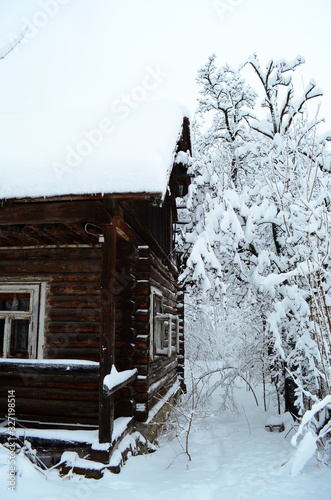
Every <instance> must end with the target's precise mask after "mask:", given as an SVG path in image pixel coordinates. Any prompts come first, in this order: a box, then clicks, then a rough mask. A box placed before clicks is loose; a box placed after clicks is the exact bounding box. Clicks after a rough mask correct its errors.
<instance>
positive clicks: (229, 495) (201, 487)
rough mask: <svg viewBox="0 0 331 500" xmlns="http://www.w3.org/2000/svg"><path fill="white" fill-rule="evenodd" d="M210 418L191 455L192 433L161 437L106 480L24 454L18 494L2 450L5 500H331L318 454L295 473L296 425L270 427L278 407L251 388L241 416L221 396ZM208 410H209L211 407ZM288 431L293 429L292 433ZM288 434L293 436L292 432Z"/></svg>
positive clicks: (198, 421) (201, 420) (241, 400)
mask: <svg viewBox="0 0 331 500" xmlns="http://www.w3.org/2000/svg"><path fill="white" fill-rule="evenodd" d="M213 397H214V400H213V406H214V408H213V409H211V410H208V416H202V417H199V416H197V417H196V418H195V419H194V420H193V427H192V430H191V433H190V435H189V452H190V454H191V457H192V460H191V461H189V460H188V456H187V455H186V454H185V452H184V450H185V438H186V435H185V432H182V433H181V435H180V436H179V438H177V437H176V436H175V435H174V434H175V433H174V432H170V435H172V439H169V435H168V436H164V437H163V438H161V439H160V442H159V448H158V450H157V451H156V452H155V453H152V454H150V455H144V456H137V457H131V458H130V459H129V460H128V461H127V463H126V465H125V466H124V468H123V469H122V472H121V473H120V474H119V475H114V474H111V473H107V474H106V475H105V476H104V477H103V478H102V479H101V480H98V481H96V480H92V479H85V478H82V477H80V476H73V477H71V478H68V477H64V478H59V477H58V475H57V473H56V471H50V472H48V473H46V475H42V474H41V473H40V472H38V471H37V470H36V469H34V468H33V466H32V465H31V464H30V462H29V461H28V460H27V459H24V458H23V457H22V458H21V457H20V456H18V460H17V463H18V468H19V473H18V478H17V491H16V492H15V493H13V492H10V491H7V488H4V485H5V484H6V482H7V478H6V475H7V472H8V465H7V456H8V452H7V450H5V449H4V448H3V447H1V448H0V483H1V485H3V487H2V492H1V499H2V500H7V499H12V500H69V499H70V500H89V499H91V500H110V499H111V500H128V498H130V499H131V500H152V499H153V500H155V499H156V498H157V500H169V499H173V500H177V499H179V500H251V499H254V500H272V499H282V500H288V499H293V500H294V499H295V500H317V499H318V500H324V499H325V500H326V499H328V500H329V499H330V498H331V470H330V468H329V467H327V466H325V465H323V464H320V463H318V462H317V460H316V459H315V458H312V459H311V460H310V461H309V462H308V463H307V464H306V466H305V467H304V468H303V470H302V472H300V473H299V474H298V475H297V476H292V475H291V458H292V457H293V454H294V449H293V447H292V446H291V444H290V438H291V437H292V435H293V431H292V432H289V430H290V429H291V427H292V422H291V421H290V419H287V421H286V422H285V423H286V430H285V432H283V433H271V432H269V431H267V430H266V429H265V424H266V423H267V422H268V419H269V418H270V417H272V415H275V413H274V412H273V411H269V412H267V413H265V412H264V411H263V408H262V406H259V407H257V406H256V404H255V401H254V398H253V396H252V393H251V392H247V391H246V390H245V388H240V389H238V390H237V391H236V401H237V406H238V413H237V414H233V413H231V412H226V413H224V412H223V413H221V412H219V411H218V410H217V408H218V403H219V401H218V394H217V391H215V393H214V396H213ZM206 413H207V412H206ZM288 432H289V433H288ZM287 433H288V436H287V437H286V434H287Z"/></svg>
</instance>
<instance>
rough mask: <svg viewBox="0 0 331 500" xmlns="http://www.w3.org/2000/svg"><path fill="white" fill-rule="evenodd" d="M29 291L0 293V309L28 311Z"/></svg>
mask: <svg viewBox="0 0 331 500" xmlns="http://www.w3.org/2000/svg"><path fill="white" fill-rule="evenodd" d="M29 310H30V294H29V293H2V294H0V311H29Z"/></svg>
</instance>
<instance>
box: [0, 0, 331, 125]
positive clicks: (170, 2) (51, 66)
mask: <svg viewBox="0 0 331 500" xmlns="http://www.w3.org/2000/svg"><path fill="white" fill-rule="evenodd" d="M49 9H51V10H49ZM45 11H46V12H52V15H51V14H45ZM26 19H28V20H29V22H30V23H31V24H30V28H29V30H28V32H27V35H29V41H28V43H26V44H21V45H20V47H19V50H18V51H15V52H12V53H11V54H10V55H9V56H8V57H7V58H6V59H5V60H2V61H0V111H5V112H20V111H22V110H24V111H32V110H34V109H38V108H39V109H49V110H51V111H52V110H56V111H58V110H59V109H61V108H63V109H67V108H69V107H75V108H85V107H96V108H102V107H104V106H107V105H111V104H112V103H114V102H116V101H117V100H120V101H121V102H122V100H123V98H125V96H126V95H129V96H130V95H131V94H132V92H133V95H134V99H136V97H139V96H141V97H143V98H144V99H145V98H146V99H157V98H160V97H161V98H164V97H165V98H172V99H175V100H177V101H179V102H181V103H183V104H186V105H188V106H189V107H190V109H191V113H192V114H193V111H194V108H195V99H196V93H197V87H196V84H195V78H196V74H197V70H198V68H199V67H201V66H202V65H203V64H204V63H205V62H206V60H207V58H208V56H209V55H210V54H211V53H212V52H214V53H216V55H217V62H218V64H219V65H223V64H225V63H228V64H230V65H231V66H236V65H238V64H239V63H240V62H242V61H244V60H245V59H246V58H247V56H249V55H251V54H252V53H253V52H257V54H258V56H259V58H260V60H261V62H263V63H266V62H267V60H269V59H270V58H276V59H278V58H286V59H293V58H294V57H295V56H296V55H298V54H300V55H303V56H304V57H305V59H306V64H305V65H304V72H303V73H304V82H305V83H308V81H309V79H310V78H314V79H315V80H316V81H317V84H318V86H320V87H322V89H323V90H324V92H325V97H324V98H323V102H324V104H323V106H322V115H323V116H327V121H328V126H329V128H331V112H330V111H329V110H330V109H331V85H330V80H331V69H330V60H331V55H330V49H329V46H330V42H329V24H330V19H331V2H330V1H329V0H290V1H289V0H93V1H91V0H0V47H1V46H3V45H4V44H6V43H7V42H8V37H9V35H10V33H19V32H20V30H21V29H22V25H23V24H24V23H25V22H26ZM36 24H37V27H36ZM43 24H44V25H43ZM41 25H43V26H41ZM31 26H32V28H31ZM34 28H35V29H34ZM33 29H34V31H33V32H32V30H33ZM31 33H32V35H31V36H30V34H31ZM151 68H152V70H153V69H154V70H156V71H159V74H160V76H159V81H158V82H157V85H153V87H154V88H153V89H149V88H148V89H147V91H146V92H145V94H146V95H142V94H141V93H140V94H139V90H137V86H138V87H139V86H140V87H141V85H142V83H143V82H144V81H145V80H144V78H145V77H146V74H147V73H148V72H149V71H150V69H151ZM157 68H158V69H157ZM145 90H146V89H145ZM136 92H138V93H136ZM129 105H131V104H129ZM134 105H135V102H134Z"/></svg>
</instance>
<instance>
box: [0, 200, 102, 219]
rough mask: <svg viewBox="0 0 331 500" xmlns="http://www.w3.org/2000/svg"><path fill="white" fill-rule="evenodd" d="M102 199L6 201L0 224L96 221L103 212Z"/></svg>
mask: <svg viewBox="0 0 331 500" xmlns="http://www.w3.org/2000/svg"><path fill="white" fill-rule="evenodd" d="M103 212H104V208H103V204H102V201H99V200H88V201H72V202H71V201H63V202H58V203H52V202H45V203H26V204H15V203H8V204H7V203H5V205H4V206H3V207H2V208H0V225H15V224H45V223H61V222H62V223H65V222H94V221H95V218H96V216H97V214H99V213H103Z"/></svg>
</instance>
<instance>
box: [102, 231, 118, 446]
mask: <svg viewBox="0 0 331 500" xmlns="http://www.w3.org/2000/svg"><path fill="white" fill-rule="evenodd" d="M102 229H103V234H104V239H105V241H104V243H103V246H102V251H103V255H102V274H101V324H100V328H101V332H100V382H99V384H100V385H99V442H100V443H111V437H112V432H113V421H114V398H113V396H108V397H107V395H105V394H104V391H103V381H104V378H105V376H106V375H108V374H109V373H110V371H111V367H112V365H113V363H114V356H115V285H116V228H115V226H114V225H113V224H107V225H103V226H102Z"/></svg>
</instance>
